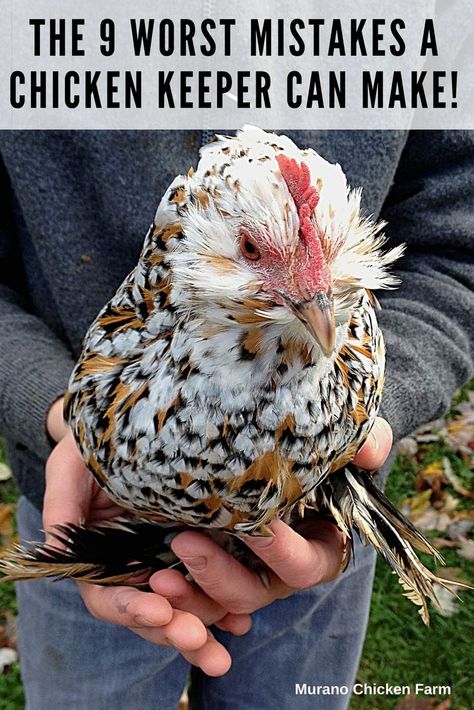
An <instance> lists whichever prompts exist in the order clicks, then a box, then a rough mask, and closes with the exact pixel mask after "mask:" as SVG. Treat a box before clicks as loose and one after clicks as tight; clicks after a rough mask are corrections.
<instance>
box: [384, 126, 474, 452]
mask: <svg viewBox="0 0 474 710" xmlns="http://www.w3.org/2000/svg"><path fill="white" fill-rule="evenodd" d="M432 136H433V133H430V132H414V133H413V134H412V135H411V136H410V138H409V140H408V142H407V145H406V147H405V151H404V154H403V155H402V158H401V161H400V164H399V168H398V171H397V175H396V177H395V182H394V185H393V188H392V191H391V193H390V195H389V197H388V199H387V201H386V204H385V207H384V210H383V213H382V217H383V218H385V219H387V221H388V223H389V224H388V228H387V233H388V235H389V236H390V237H391V239H392V240H393V241H394V242H406V244H407V252H406V256H405V257H404V258H403V259H402V260H401V261H400V263H399V265H398V275H399V276H400V278H401V280H402V284H401V286H400V288H399V289H397V290H395V291H391V292H387V293H384V294H383V295H382V296H381V297H380V302H381V305H382V308H383V310H382V311H381V313H380V315H379V321H380V323H381V325H382V328H383V330H384V335H385V341H386V345H387V369H386V387H385V391H384V395H383V402H382V413H383V414H384V416H385V417H386V418H387V419H388V421H389V422H390V424H391V425H392V427H393V430H394V434H395V438H396V439H398V438H400V437H402V436H404V435H406V434H407V433H409V432H411V431H413V430H414V429H415V428H416V427H417V426H418V425H419V424H421V423H422V422H426V421H429V420H430V419H433V418H435V417H437V416H439V415H441V414H442V413H444V412H445V411H446V410H447V409H448V407H449V404H450V401H451V397H452V394H453V392H454V390H455V389H456V387H458V386H459V385H461V384H463V383H464V382H466V381H467V380H468V379H469V378H470V377H472V376H473V352H474V327H473V322H474V254H473V251H474V134H473V133H472V132H471V133H469V132H461V131H453V132H450V131H446V132H443V133H441V132H439V133H438V132H437V133H436V143H435V146H436V148H434V147H433V142H432Z"/></svg>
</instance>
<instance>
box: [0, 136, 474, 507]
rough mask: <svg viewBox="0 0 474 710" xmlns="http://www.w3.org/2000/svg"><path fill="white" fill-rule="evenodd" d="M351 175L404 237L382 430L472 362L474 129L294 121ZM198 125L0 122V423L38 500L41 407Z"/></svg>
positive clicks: (389, 333) (402, 424)
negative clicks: (319, 127)
mask: <svg viewBox="0 0 474 710" xmlns="http://www.w3.org/2000/svg"><path fill="white" fill-rule="evenodd" d="M287 133H288V135H290V137H291V138H293V140H295V142H296V143H297V144H299V145H300V146H301V147H311V148H314V149H315V150H317V151H318V152H320V153H321V154H322V155H323V156H324V157H325V158H327V159H328V160H330V161H333V162H335V161H337V162H339V163H340V164H341V165H342V167H343V169H344V171H345V172H346V174H347V176H348V180H349V182H350V184H351V185H352V186H353V187H356V186H359V185H361V186H363V188H364V192H363V207H364V210H365V212H366V213H370V214H372V215H374V216H375V217H377V218H382V219H385V220H387V222H388V226H387V229H386V232H387V235H388V236H389V238H390V241H391V242H392V244H395V243H399V242H405V243H406V244H407V252H406V256H405V257H404V258H403V259H402V260H401V261H400V262H399V263H398V264H397V269H396V270H397V272H398V275H399V276H400V278H401V280H402V285H401V287H400V288H399V289H397V290H395V291H391V292H385V293H383V294H378V296H379V299H380V301H381V304H382V308H383V310H382V311H381V313H380V315H379V320H380V322H381V326H382V328H383V331H384V335H385V340H386V344H387V370H386V387H385V392H384V395H383V402H382V412H383V415H384V416H385V417H386V418H387V419H388V421H389V422H390V424H391V425H392V428H393V430H394V434H395V438H396V439H398V438H400V437H401V436H403V435H405V434H407V433H408V432H410V431H412V430H413V429H414V428H415V427H416V426H417V425H419V424H421V423H422V422H425V421H428V420H429V419H431V418H434V417H436V416H438V415H440V414H441V413H442V412H444V411H445V410H446V408H447V407H448V405H449V402H450V399H451V396H452V393H453V391H454V390H455V388H456V387H457V386H459V385H460V384H461V383H463V382H464V381H466V380H467V379H468V378H469V377H471V376H472V374H473V363H472V352H473V332H474V331H473V328H472V320H473V314H474V259H473V251H474V236H473V235H474V170H473V158H474V134H472V133H467V132H449V131H444V132H412V133H402V132H391V131H371V132H369V131H345V132H338V131H327V132H318V131H292V132H287ZM201 139H202V135H201V133H200V132H198V131H186V132H181V131H156V132H149V131H136V132H123V131H98V132H95V131H84V132H83V131H77V132H61V131H58V132H56V131H44V132H42V131H41V132H37V131H28V132H15V131H11V132H1V133H0V154H1V159H2V162H1V165H0V195H1V204H2V209H1V211H0V433H1V434H2V436H3V437H4V438H5V441H6V445H7V452H8V456H9V459H10V462H11V464H12V467H13V470H14V473H15V476H16V478H17V481H18V483H19V486H20V489H21V491H22V492H23V493H24V494H25V495H26V496H27V497H29V498H30V500H32V501H33V502H34V503H35V505H37V506H38V507H40V506H41V501H42V494H43V489H44V473H43V472H44V462H45V459H46V458H47V456H48V455H49V453H50V450H51V444H50V441H49V440H48V438H47V435H46V431H45V420H46V415H47V412H48V409H49V407H50V405H51V404H52V402H54V401H55V400H56V399H57V398H58V397H59V396H60V395H61V394H62V393H63V392H64V390H65V389H66V387H67V382H68V378H69V375H70V372H71V370H72V367H73V365H74V361H75V359H76V358H77V357H78V355H79V353H80V349H81V341H82V338H83V336H84V334H85V332H86V330H87V327H88V325H89V324H90V322H91V321H92V320H93V319H94V317H95V316H96V314H97V312H98V311H99V310H100V308H101V307H102V306H103V304H104V303H105V302H106V301H107V300H108V299H109V298H110V296H112V294H113V293H114V291H115V290H116V288H117V287H118V286H119V284H120V283H121V281H122V280H123V278H124V276H125V275H126V274H127V273H128V272H129V271H130V269H131V268H132V267H133V266H134V264H135V263H136V261H137V258H138V254H139V252H140V248H141V244H142V242H143V238H144V235H145V232H146V230H147V227H148V226H149V224H150V222H151V220H152V218H153V215H154V212H155V208H156V206H157V204H158V201H159V199H160V198H161V196H162V194H163V192H164V191H165V189H166V187H167V186H168V184H169V183H170V182H171V180H172V179H173V178H174V177H175V175H176V174H178V173H184V172H186V171H187V170H188V168H189V167H190V166H191V165H195V164H196V162H197V160H198V150H199V147H200V144H201Z"/></svg>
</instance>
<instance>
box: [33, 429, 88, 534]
mask: <svg viewBox="0 0 474 710" xmlns="http://www.w3.org/2000/svg"><path fill="white" fill-rule="evenodd" d="M92 494H93V479H92V476H91V475H90V473H89V471H88V470H87V468H86V467H85V465H84V462H83V460H82V457H81V455H80V453H79V450H78V448H77V446H76V443H75V441H74V437H73V435H72V432H71V430H69V431H68V433H67V434H66V436H65V437H64V438H63V439H62V440H61V441H60V442H59V444H58V445H57V446H55V448H54V449H53V451H52V453H51V455H50V457H49V458H48V461H47V463H46V491H45V496H44V505H43V526H44V529H45V531H46V542H48V543H50V544H52V543H54V544H55V545H57V544H58V543H57V541H55V539H54V538H53V537H52V535H50V534H48V530H51V528H52V527H53V526H54V525H60V524H64V523H74V524H76V525H80V524H81V523H82V522H83V521H84V520H85V519H86V518H87V516H88V513H89V510H90V506H91V502H92Z"/></svg>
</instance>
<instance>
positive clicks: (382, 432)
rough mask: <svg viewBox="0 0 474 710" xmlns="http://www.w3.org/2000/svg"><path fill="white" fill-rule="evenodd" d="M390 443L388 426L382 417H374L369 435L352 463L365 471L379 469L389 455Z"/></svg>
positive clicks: (390, 435) (391, 435)
mask: <svg viewBox="0 0 474 710" xmlns="http://www.w3.org/2000/svg"><path fill="white" fill-rule="evenodd" d="M392 443H393V434H392V428H391V426H390V424H389V423H388V422H387V421H386V420H385V419H382V417H376V419H375V422H374V425H373V427H372V429H371V431H370V434H369V435H368V437H367V439H366V441H365V442H364V444H363V446H361V448H360V449H359V451H358V452H357V455H356V456H355V457H354V463H355V464H356V465H357V466H360V467H361V468H365V469H366V470H367V471H374V470H375V469H377V468H380V466H382V465H383V464H384V463H385V461H386V459H387V457H388V455H389V453H390V450H391V448H392Z"/></svg>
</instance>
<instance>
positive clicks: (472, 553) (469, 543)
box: [458, 537, 474, 560]
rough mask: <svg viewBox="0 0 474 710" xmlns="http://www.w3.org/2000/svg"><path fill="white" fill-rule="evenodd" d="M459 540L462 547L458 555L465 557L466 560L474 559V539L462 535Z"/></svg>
mask: <svg viewBox="0 0 474 710" xmlns="http://www.w3.org/2000/svg"><path fill="white" fill-rule="evenodd" d="M459 542H460V543H461V549H460V550H458V555H460V556H461V557H464V559H465V560H474V540H469V539H468V538H467V537H462V538H461V539H460V541H459Z"/></svg>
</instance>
